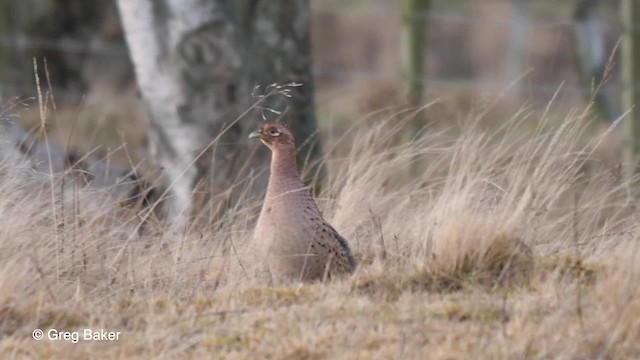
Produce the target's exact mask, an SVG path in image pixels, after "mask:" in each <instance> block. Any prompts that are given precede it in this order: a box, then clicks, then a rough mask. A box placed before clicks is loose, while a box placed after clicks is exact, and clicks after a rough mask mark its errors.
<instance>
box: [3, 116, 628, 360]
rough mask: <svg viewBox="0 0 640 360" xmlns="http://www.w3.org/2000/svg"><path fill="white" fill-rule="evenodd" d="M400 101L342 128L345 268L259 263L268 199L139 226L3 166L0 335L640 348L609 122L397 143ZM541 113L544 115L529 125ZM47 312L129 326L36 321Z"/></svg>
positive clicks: (82, 345)
mask: <svg viewBox="0 0 640 360" xmlns="http://www.w3.org/2000/svg"><path fill="white" fill-rule="evenodd" d="M403 116H404V115H403V114H402V113H401V114H396V115H395V116H394V117H393V118H392V119H388V120H386V121H385V120H383V121H379V122H376V123H369V124H367V125H366V126H365V125H361V126H356V127H355V129H354V130H352V131H351V132H350V133H349V134H348V135H347V136H346V138H347V139H348V140H345V139H342V140H338V141H336V142H335V146H334V147H328V149H329V150H328V159H329V160H328V165H329V168H330V170H331V172H330V173H331V176H330V179H329V180H328V182H327V184H326V186H325V187H324V190H323V195H322V196H321V198H320V200H319V203H320V206H321V208H323V209H324V211H325V215H326V217H328V218H329V219H330V220H331V222H332V223H333V224H334V225H335V226H336V228H337V229H338V230H339V231H341V232H342V233H343V234H344V235H345V236H346V237H347V238H348V239H350V242H351V244H352V248H353V250H354V253H355V255H356V257H357V258H358V259H359V262H360V266H359V268H358V271H357V272H356V274H355V275H354V276H353V277H351V278H348V279H344V280H341V281H336V282H332V283H313V284H292V285H291V286H289V287H281V288H268V287H265V286H263V285H261V284H259V283H257V282H256V281H254V280H253V278H252V274H253V273H252V271H251V264H250V263H249V262H248V261H247V260H246V259H247V256H245V255H250V252H251V251H250V250H251V249H250V241H249V239H250V234H251V229H252V226H253V223H254V221H255V216H256V215H257V211H258V208H259V204H255V203H246V204H243V206H238V207H236V208H233V209H230V210H228V211H227V213H226V214H224V216H222V217H220V219H219V220H216V221H215V223H213V224H212V225H211V227H210V228H209V229H208V230H206V231H200V232H198V231H194V232H193V233H190V234H187V235H184V236H177V235H170V234H164V235H162V234H161V233H159V232H155V231H154V229H155V228H154V226H150V227H149V228H148V231H147V232H146V233H145V234H143V235H140V236H131V231H132V229H133V228H134V227H135V225H136V224H137V222H138V221H139V220H138V217H136V216H132V215H131V214H128V215H123V211H122V209H120V208H119V205H118V204H117V203H114V202H110V200H109V199H110V198H109V196H108V194H100V193H97V192H96V191H91V190H89V189H81V188H80V189H77V188H74V189H73V190H74V191H67V192H66V194H67V195H66V196H65V198H62V194H59V193H56V194H54V195H53V196H52V194H51V193H50V191H51V190H50V189H51V188H52V187H51V186H50V185H49V184H47V185H45V186H42V187H37V186H35V185H33V183H32V182H29V181H26V179H28V178H30V177H31V176H32V174H31V171H30V170H29V169H28V168H22V167H20V166H8V165H4V166H0V176H1V177H0V221H1V223H0V224H1V225H0V249H1V251H0V264H1V265H0V334H2V336H0V352H1V353H3V354H5V356H6V357H16V358H102V357H109V358H112V357H126V358H171V359H173V358H178V357H205V358H206V357H208V358H247V359H254V358H304V359H315V358H338V359H354V358H416V359H426V358H428V359H481V358H482V359H501V358H509V359H512V358H513V359H550V358H552V359H592V358H593V359H632V358H638V357H640V297H639V296H638V293H637V286H638V284H639V283H640V265H638V264H640V262H639V261H638V260H640V259H638V256H639V255H638V247H639V246H640V243H638V232H637V230H636V227H635V224H636V222H637V218H636V214H635V211H634V207H633V203H634V199H635V189H636V187H635V185H633V184H631V183H625V182H622V181H621V180H620V179H618V178H615V176H614V177H612V175H611V172H610V171H608V170H607V169H606V168H605V170H597V169H598V167H597V166H593V164H594V163H596V162H597V161H596V160H594V156H593V152H594V151H596V150H597V148H598V146H597V145H598V144H599V143H600V142H601V141H605V139H604V138H605V136H606V134H605V135H601V136H598V137H596V138H594V139H592V140H590V141H588V142H586V144H585V143H584V142H583V141H582V140H581V139H585V138H587V137H586V136H584V135H583V132H584V128H583V127H582V125H581V124H582V123H584V118H583V117H582V116H581V115H569V116H568V117H567V119H566V120H565V121H564V122H563V123H561V124H559V125H557V126H555V125H554V124H550V123H549V120H548V119H546V118H545V116H544V114H542V115H535V116H534V115H532V114H527V113H524V112H523V113H519V114H517V115H516V116H514V118H513V119H512V120H511V121H509V122H507V123H506V124H505V125H504V126H503V128H501V129H497V130H491V131H488V130H483V129H481V128H480V127H479V126H474V125H473V124H474V123H477V122H475V121H470V123H469V125H467V126H465V129H464V130H462V131H448V130H442V131H439V130H436V129H431V130H429V131H426V132H425V133H424V134H423V135H421V136H418V137H416V138H415V139H414V141H412V142H410V143H406V144H403V145H398V144H397V142H396V141H395V140H394V139H397V138H398V134H397V132H398V129H399V126H397V125H395V124H400V123H402V121H403V120H404V119H402V117H403ZM406 116H407V117H409V116H410V114H407V115H406ZM533 118H541V120H540V121H539V122H537V123H538V124H539V126H538V127H537V128H536V129H534V130H533V131H525V130H523V129H524V128H527V127H525V126H521V125H522V124H523V123H524V122H530V121H533V120H532V119H533ZM345 148H348V150H344V149H345ZM341 149H342V150H341ZM52 181H53V182H54V185H55V186H53V188H58V187H59V183H57V182H56V180H55V179H54V180H52ZM68 186H69V185H68ZM102 196H103V197H104V198H101V197H102ZM101 199H104V200H101ZM96 204H98V205H96ZM158 225H159V224H158ZM240 265H242V266H240ZM36 328H40V329H43V330H44V331H45V333H46V332H47V330H49V329H58V330H63V331H82V329H84V328H90V329H94V330H98V329H101V328H102V329H105V330H109V331H120V332H121V336H120V339H119V340H118V341H113V342H108V341H102V342H97V341H83V340H80V341H79V342H78V343H77V344H74V343H70V342H68V341H51V340H46V339H45V340H41V341H36V340H34V339H32V336H31V334H32V331H33V330H34V329H36ZM45 336H46V334H45Z"/></svg>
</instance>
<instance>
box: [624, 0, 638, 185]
mask: <svg viewBox="0 0 640 360" xmlns="http://www.w3.org/2000/svg"><path fill="white" fill-rule="evenodd" d="M621 16H622V26H623V33H622V59H621V61H622V91H623V101H624V109H625V110H628V111H629V118H628V119H626V124H627V125H626V126H625V165H626V166H625V174H626V175H627V177H629V178H630V177H632V176H633V175H636V174H638V154H639V153H640V36H638V31H639V30H638V29H639V26H640V3H639V2H638V1H637V0H623V1H622V3H621Z"/></svg>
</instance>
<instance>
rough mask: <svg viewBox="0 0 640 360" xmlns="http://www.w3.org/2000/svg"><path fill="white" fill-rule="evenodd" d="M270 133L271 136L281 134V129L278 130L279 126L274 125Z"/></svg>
mask: <svg viewBox="0 0 640 360" xmlns="http://www.w3.org/2000/svg"><path fill="white" fill-rule="evenodd" d="M269 135H271V136H280V131H278V129H277V128H274V127H272V128H270V129H269Z"/></svg>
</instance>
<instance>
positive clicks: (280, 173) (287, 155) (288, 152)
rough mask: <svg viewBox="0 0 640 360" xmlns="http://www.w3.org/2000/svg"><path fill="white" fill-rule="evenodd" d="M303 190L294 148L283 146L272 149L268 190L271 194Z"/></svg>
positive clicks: (303, 186)
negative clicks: (282, 147)
mask: <svg viewBox="0 0 640 360" xmlns="http://www.w3.org/2000/svg"><path fill="white" fill-rule="evenodd" d="M303 189H304V190H305V191H306V189H305V185H304V183H303V182H302V180H300V175H299V174H298V166H297V163H296V152H295V148H293V147H292V148H284V149H277V150H276V151H273V153H272V158H271V174H270V176H269V186H268V192H269V193H270V194H272V195H276V194H282V193H286V192H297V190H303Z"/></svg>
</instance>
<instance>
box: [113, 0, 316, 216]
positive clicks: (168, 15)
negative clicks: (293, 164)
mask: <svg viewBox="0 0 640 360" xmlns="http://www.w3.org/2000/svg"><path fill="white" fill-rule="evenodd" d="M118 5H119V10H120V13H121V17H122V24H123V27H124V29H125V32H126V38H127V43H128V46H129V49H130V54H131V57H132V59H133V63H134V67H135V69H136V75H137V80H138V84H139V87H140V90H141V93H142V96H143V98H144V100H145V102H146V104H147V107H148V114H149V116H150V121H151V125H152V126H151V131H150V134H149V140H150V145H151V150H152V154H153V155H154V157H155V158H156V159H157V161H158V163H159V165H160V166H162V167H163V168H164V182H165V186H167V187H168V188H169V195H170V197H169V199H170V200H169V204H168V205H169V206H168V213H167V215H168V217H169V218H170V220H172V221H173V222H174V223H186V217H188V216H189V215H190V214H191V212H192V210H193V206H192V201H191V191H192V188H193V186H194V184H195V183H196V181H198V180H199V179H200V178H201V177H202V176H203V175H205V174H208V175H211V176H212V177H213V181H212V182H213V183H214V185H215V186H216V188H214V189H211V190H212V191H214V192H221V191H224V190H226V189H227V188H228V187H229V186H230V185H231V184H235V185H237V182H238V181H242V180H243V177H245V176H246V174H247V173H248V171H247V170H249V169H250V168H251V167H250V166H245V165H247V164H249V165H251V164H252V163H251V162H249V163H248V161H249V160H250V159H249V157H248V154H249V151H248V147H247V141H246V135H247V134H248V133H249V132H250V131H252V130H254V129H255V128H256V127H257V123H258V121H259V120H258V119H259V117H257V116H253V117H251V118H247V119H243V121H242V122H240V123H239V124H238V125H237V126H235V127H233V128H232V129H231V130H230V131H228V132H227V133H226V134H225V135H224V137H222V138H221V140H220V142H219V143H217V144H215V145H214V147H215V155H214V154H213V153H209V154H207V157H204V158H203V159H199V160H197V161H196V160H195V158H194V157H195V155H196V154H197V153H198V152H200V151H201V150H202V149H203V148H205V147H206V146H207V144H209V142H210V141H211V140H212V139H213V138H215V137H216V136H217V135H218V134H219V133H220V130H221V129H222V128H224V127H225V125H228V124H230V123H231V122H233V121H234V120H235V119H236V118H237V116H239V114H241V113H242V112H244V111H245V110H247V109H248V108H249V107H250V105H251V103H252V101H253V99H252V98H251V93H252V90H253V88H254V86H255V85H262V86H263V87H264V86H266V85H267V84H271V83H281V84H282V83H288V82H294V81H295V82H302V83H304V87H303V88H297V89H295V90H294V91H293V94H292V95H293V98H292V100H291V102H290V103H289V104H288V105H289V106H290V111H289V114H290V121H291V123H292V125H293V128H294V132H296V137H297V140H298V143H302V142H304V141H305V140H307V138H308V137H309V136H310V135H311V134H312V133H313V132H314V131H315V119H314V117H313V112H312V110H313V100H312V99H313V87H312V83H311V72H310V66H311V59H310V54H309V23H308V21H309V18H308V0H290V1H286V2H282V3H280V2H270V1H260V0H253V1H248V0H237V1H233V2H228V1H223V0H119V1H118ZM274 106H276V105H274ZM311 149H312V150H311V151H312V159H314V160H315V159H317V158H319V154H320V151H319V148H318V147H317V146H316V147H315V148H311ZM265 159H266V154H264V155H263V156H262V160H263V161H262V165H266V164H265V163H266V161H264V160H265ZM259 160H260V159H258V161H259ZM194 163H195V164H197V166H193V165H194ZM259 163H260V162H258V164H259ZM211 164H215V167H216V169H215V171H213V170H214V169H212V165H211ZM253 164H256V160H253Z"/></svg>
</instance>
